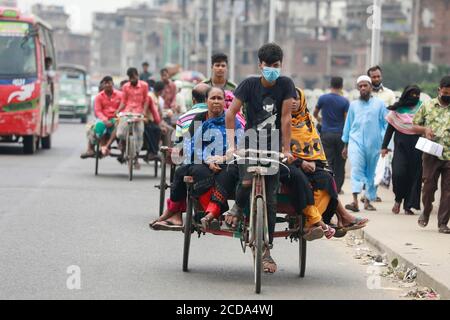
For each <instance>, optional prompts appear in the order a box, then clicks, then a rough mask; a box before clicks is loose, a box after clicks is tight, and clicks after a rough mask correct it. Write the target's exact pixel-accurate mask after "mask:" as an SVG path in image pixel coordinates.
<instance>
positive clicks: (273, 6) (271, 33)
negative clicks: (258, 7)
mask: <svg viewBox="0 0 450 320" xmlns="http://www.w3.org/2000/svg"><path fill="white" fill-rule="evenodd" d="M269 1H270V6H269V11H270V12H269V42H275V29H276V24H277V21H276V19H277V13H276V10H277V8H276V0H269Z"/></svg>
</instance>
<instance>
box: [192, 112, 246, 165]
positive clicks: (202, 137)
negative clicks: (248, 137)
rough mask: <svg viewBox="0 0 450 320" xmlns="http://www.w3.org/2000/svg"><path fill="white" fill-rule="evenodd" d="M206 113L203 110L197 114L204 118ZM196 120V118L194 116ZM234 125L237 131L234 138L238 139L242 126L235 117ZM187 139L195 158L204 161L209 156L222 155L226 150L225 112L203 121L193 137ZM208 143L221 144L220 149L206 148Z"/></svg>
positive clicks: (216, 145)
mask: <svg viewBox="0 0 450 320" xmlns="http://www.w3.org/2000/svg"><path fill="white" fill-rule="evenodd" d="M207 114H208V113H207V112H205V113H204V114H200V115H199V116H204V117H205V118H206V116H207ZM196 120H198V118H196ZM194 121H195V120H194ZM235 127H236V128H235V130H236V131H237V132H236V140H238V139H239V137H240V131H242V126H241V124H240V122H239V121H238V120H237V119H236V122H235ZM220 139H221V140H220ZM188 140H190V141H189V142H188V143H190V150H191V156H192V157H194V155H195V157H196V159H201V160H203V161H205V160H206V159H207V158H208V157H209V156H224V155H225V154H226V152H227V136H226V126H225V112H223V113H222V114H221V115H220V116H218V117H214V118H210V119H206V120H205V121H203V123H202V126H201V127H199V128H198V129H197V130H196V131H195V133H194V135H193V139H192V140H191V139H188ZM220 143H221V145H220ZM210 145H212V146H214V147H218V146H221V147H222V150H217V149H216V148H208V146H210Z"/></svg>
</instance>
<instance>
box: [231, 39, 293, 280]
mask: <svg viewBox="0 0 450 320" xmlns="http://www.w3.org/2000/svg"><path fill="white" fill-rule="evenodd" d="M258 58H259V69H260V70H261V73H262V76H260V77H250V78H247V79H246V80H244V81H243V82H242V83H241V84H240V85H239V86H238V88H237V89H236V90H235V92H234V95H235V99H234V100H233V103H232V105H231V107H230V108H229V109H228V111H227V115H226V127H227V130H228V131H227V140H228V145H229V151H228V152H227V154H230V153H231V152H233V151H234V150H235V144H234V136H233V133H234V129H235V118H236V115H237V113H238V112H239V111H240V110H241V107H242V106H244V113H245V115H246V120H247V124H246V128H245V130H246V131H248V130H254V131H255V132H256V136H257V137H258V138H257V140H259V142H258V148H259V149H265V150H273V151H282V152H283V153H284V155H285V156H286V157H287V159H288V161H289V162H291V161H292V160H293V157H292V154H291V153H290V149H291V146H290V143H291V106H292V103H293V101H294V99H295V98H296V97H297V92H296V90H295V85H294V82H293V81H292V80H291V79H290V78H288V77H284V76H281V67H282V63H283V50H282V49H281V48H280V47H279V46H278V45H276V44H274V43H268V44H265V45H263V46H262V47H261V48H260V49H259V51H258ZM274 130H278V132H279V133H280V134H279V137H280V141H270V133H271V132H273V131H274ZM280 131H281V132H280ZM263 135H266V137H262V136H263ZM267 135H268V136H267ZM263 141H266V142H269V141H270V142H271V143H270V142H269V143H267V145H263ZM251 142H253V141H251ZM280 142H281V147H282V148H280V144H279V143H280ZM241 169H244V170H243V172H242V173H241V177H242V181H241V183H240V184H239V186H238V189H237V192H236V206H235V207H233V209H232V210H231V212H230V214H231V215H232V216H235V217H240V216H241V211H242V208H244V207H245V206H246V205H247V203H248V200H249V198H250V191H251V188H250V187H249V186H248V180H251V176H249V175H248V174H247V172H245V168H241ZM245 186H248V187H245ZM250 186H251V184H250ZM278 186H279V173H277V174H275V175H271V176H267V177H266V196H267V211H268V220H269V221H268V227H269V237H270V239H269V242H270V244H272V242H273V233H274V231H275V224H276V208H277V204H276V196H277V191H278ZM263 267H264V271H265V272H267V273H274V272H276V270H277V265H276V263H275V261H274V260H273V259H272V257H271V256H270V251H269V248H267V249H266V251H265V253H264V257H263Z"/></svg>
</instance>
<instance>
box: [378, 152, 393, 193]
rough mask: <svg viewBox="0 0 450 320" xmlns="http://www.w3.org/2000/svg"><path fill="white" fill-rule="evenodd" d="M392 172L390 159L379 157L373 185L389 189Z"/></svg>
mask: <svg viewBox="0 0 450 320" xmlns="http://www.w3.org/2000/svg"><path fill="white" fill-rule="evenodd" d="M391 178H392V170H391V162H390V157H389V156H385V157H384V158H383V157H380V159H379V160H378V163H377V168H376V169H375V185H376V186H382V187H386V188H389V187H390V185H391Z"/></svg>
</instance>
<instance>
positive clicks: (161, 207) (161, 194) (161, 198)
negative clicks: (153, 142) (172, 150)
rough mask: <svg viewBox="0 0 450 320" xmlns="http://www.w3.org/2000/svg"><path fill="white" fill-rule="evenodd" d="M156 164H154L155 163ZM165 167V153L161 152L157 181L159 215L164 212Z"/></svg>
mask: <svg viewBox="0 0 450 320" xmlns="http://www.w3.org/2000/svg"><path fill="white" fill-rule="evenodd" d="M155 165H156V164H155ZM166 169H167V167H166V158H165V154H163V156H162V158H161V179H160V183H159V216H162V215H163V213H164V202H165V201H166V188H167V182H166V175H167V170H166Z"/></svg>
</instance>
